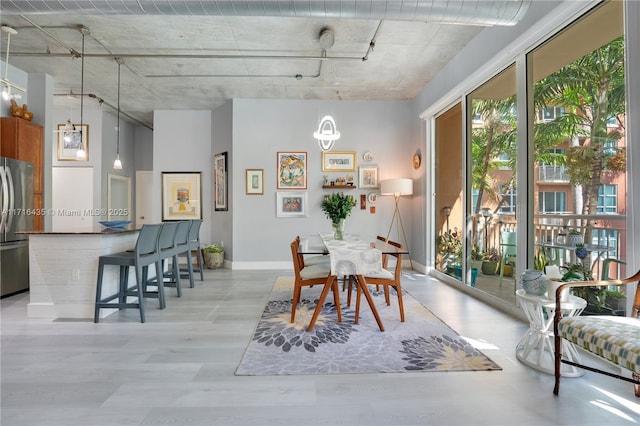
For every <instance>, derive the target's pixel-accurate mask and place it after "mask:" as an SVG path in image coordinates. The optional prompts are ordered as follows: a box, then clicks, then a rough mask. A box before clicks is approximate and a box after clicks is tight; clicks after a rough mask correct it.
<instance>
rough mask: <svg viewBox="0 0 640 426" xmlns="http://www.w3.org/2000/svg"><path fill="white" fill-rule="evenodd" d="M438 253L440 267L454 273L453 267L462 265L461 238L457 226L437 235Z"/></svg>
mask: <svg viewBox="0 0 640 426" xmlns="http://www.w3.org/2000/svg"><path fill="white" fill-rule="evenodd" d="M438 255H439V256H440V258H441V269H442V271H445V272H447V273H449V274H454V268H455V267H456V266H461V265H462V239H461V236H460V233H459V232H458V228H453V229H450V230H447V231H446V232H444V233H442V234H441V235H439V236H438Z"/></svg>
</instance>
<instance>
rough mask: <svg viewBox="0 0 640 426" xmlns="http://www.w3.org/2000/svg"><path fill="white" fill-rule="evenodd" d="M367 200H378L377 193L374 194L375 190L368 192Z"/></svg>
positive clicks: (373, 201) (372, 201)
mask: <svg viewBox="0 0 640 426" xmlns="http://www.w3.org/2000/svg"><path fill="white" fill-rule="evenodd" d="M367 200H369V202H370V203H372V204H373V203H375V202H376V201H378V194H376V193H375V192H370V193H369V195H368V196H367Z"/></svg>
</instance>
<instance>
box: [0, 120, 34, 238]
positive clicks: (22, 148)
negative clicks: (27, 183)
mask: <svg viewBox="0 0 640 426" xmlns="http://www.w3.org/2000/svg"><path fill="white" fill-rule="evenodd" d="M0 157H8V158H15V159H17V160H23V161H29V162H31V163H33V170H34V172H33V208H34V212H42V211H43V209H44V176H43V174H44V129H43V128H42V126H40V125H38V124H35V123H32V122H30V121H27V120H24V119H22V118H17V117H2V118H0ZM33 226H34V230H35V231H42V230H44V215H42V214H35V215H34V222H33Z"/></svg>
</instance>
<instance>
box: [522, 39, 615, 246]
mask: <svg viewBox="0 0 640 426" xmlns="http://www.w3.org/2000/svg"><path fill="white" fill-rule="evenodd" d="M624 92H625V90H624V39H623V37H619V38H616V39H615V40H613V41H611V42H610V43H608V44H606V45H604V46H602V47H600V48H598V49H596V50H594V51H592V52H590V53H588V54H587V55H585V56H583V57H581V58H580V59H578V60H576V61H574V62H572V63H571V64H568V65H566V66H564V67H563V68H561V69H559V70H558V71H556V72H555V73H553V74H551V75H549V76H548V77H545V78H544V79H542V80H540V81H539V82H537V83H536V85H535V91H534V93H535V95H534V105H535V109H536V111H539V110H541V109H543V108H546V107H554V106H562V107H564V108H565V114H564V115H560V116H558V117H556V119H555V120H553V121H551V122H549V123H538V124H537V125H536V128H535V141H536V144H535V145H536V146H537V147H538V146H540V147H541V148H550V147H553V146H558V145H560V144H561V143H562V142H563V141H565V140H569V141H571V142H572V146H571V147H570V148H569V149H568V150H567V154H566V158H565V162H566V166H567V173H568V175H569V179H570V181H571V183H572V184H574V185H576V186H578V187H581V193H582V198H583V201H584V202H583V208H582V212H581V214H584V215H595V214H596V213H597V207H598V190H599V188H600V185H601V183H602V180H603V177H604V176H605V175H606V174H607V173H619V172H623V171H625V170H626V157H625V152H624V149H622V148H617V147H613V146H612V147H609V146H607V145H606V144H607V143H608V141H613V142H617V141H618V140H620V139H621V138H622V137H623V133H622V132H621V131H620V130H623V129H624V127H623V126H624V123H623V122H621V121H620V120H619V117H622V116H623V115H624V113H625V98H624ZM610 120H618V124H619V127H618V129H619V130H614V131H610V130H609V128H608V126H607V123H608V122H609V121H610ZM593 226H594V223H592V221H589V222H588V223H587V224H586V232H585V240H587V241H589V240H591V234H592V229H593Z"/></svg>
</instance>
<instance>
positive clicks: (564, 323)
mask: <svg viewBox="0 0 640 426" xmlns="http://www.w3.org/2000/svg"><path fill="white" fill-rule="evenodd" d="M558 333H559V335H560V336H561V337H562V338H564V339H567V340H569V341H570V342H573V343H574V344H576V345H578V346H580V347H582V348H584V349H586V350H587V351H589V352H591V353H594V354H597V355H599V356H601V357H602V358H604V359H606V360H609V361H611V362H613V363H614V364H617V365H619V366H621V367H624V368H626V369H627V370H631V371H634V372H636V373H640V319H637V318H631V317H616V316H578V317H569V318H563V319H562V320H560V322H559V323H558Z"/></svg>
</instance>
